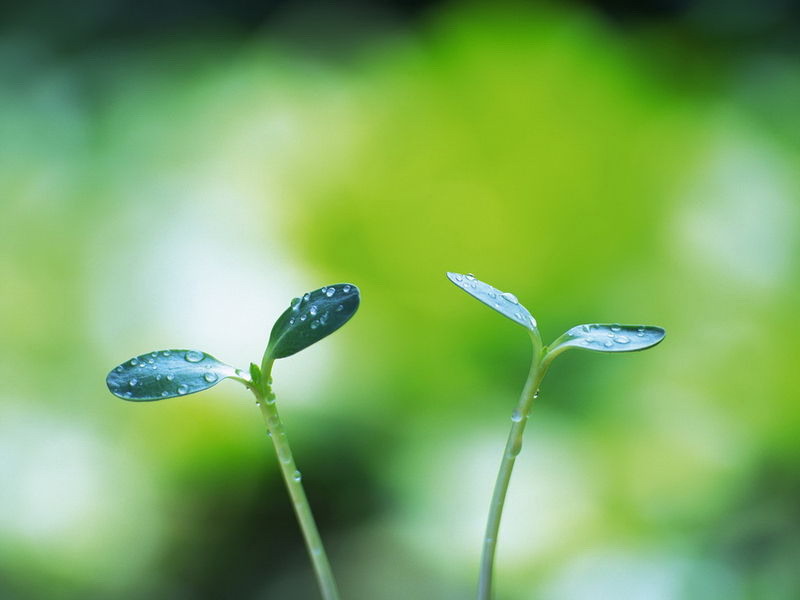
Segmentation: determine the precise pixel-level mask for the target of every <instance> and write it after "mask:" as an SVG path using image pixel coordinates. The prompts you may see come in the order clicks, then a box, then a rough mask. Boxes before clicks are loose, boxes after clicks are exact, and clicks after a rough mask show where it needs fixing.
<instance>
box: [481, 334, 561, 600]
mask: <svg viewBox="0 0 800 600" xmlns="http://www.w3.org/2000/svg"><path fill="white" fill-rule="evenodd" d="M540 344H541V342H540ZM540 344H539V345H537V344H536V340H534V349H533V358H532V359H531V368H530V371H529V372H528V379H527V380H526V381H525V387H524V388H523V390H522V395H521V396H520V399H519V403H518V404H517V408H516V409H515V410H514V413H513V414H512V416H511V431H510V432H509V434H508V441H507V442H506V447H505V450H504V451H503V459H502V460H501V462H500V470H499V471H498V473H497V481H496V482H495V485H494V493H493V494H492V502H491V504H490V506H489V518H488V520H487V522H486V533H485V535H484V538H483V554H482V556H481V570H480V576H479V578H478V600H490V599H491V597H492V569H493V568H494V555H495V551H496V549H497V533H498V531H499V530H500V517H501V516H502V514H503V505H504V504H505V500H506V492H507V491H508V484H509V482H510V481H511V471H512V470H513V469H514V462H515V461H516V459H517V455H518V454H519V452H520V450H521V449H522V434H523V433H524V431H525V425H526V424H527V422H528V416H529V415H530V412H531V408H532V406H533V401H534V400H535V399H536V398H537V397H538V395H539V393H538V391H539V385H540V384H541V382H542V379H543V378H544V375H545V372H546V371H547V367H548V366H549V364H550V361H547V360H540V358H541V352H542V348H541V345H540Z"/></svg>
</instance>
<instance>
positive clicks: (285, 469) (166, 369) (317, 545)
mask: <svg viewBox="0 0 800 600" xmlns="http://www.w3.org/2000/svg"><path fill="white" fill-rule="evenodd" d="M359 302H360V293H359V290H358V288H357V287H356V286H355V285H353V284H351V283H337V284H335V285H329V286H326V287H323V288H320V289H318V290H314V291H313V292H308V293H307V294H305V295H303V297H302V298H295V299H294V300H292V302H291V304H290V306H289V308H287V309H286V310H285V311H284V312H283V314H282V315H281V316H280V317H278V320H277V321H275V324H274V325H273V327H272V332H271V333H270V337H269V343H268V344H267V349H266V350H265V352H264V356H263V358H262V360H261V366H260V367H259V366H258V365H256V364H254V363H251V364H250V368H249V370H247V371H244V370H241V369H236V368H234V367H232V366H230V365H227V364H225V363H223V362H220V361H219V360H217V359H216V358H214V357H213V356H211V355H210V354H207V353H205V352H201V351H199V350H186V349H182V350H176V349H170V350H156V351H153V352H149V353H147V354H141V355H139V356H135V357H134V358H131V359H130V360H127V361H125V362H124V363H122V364H121V365H119V366H118V367H115V368H114V369H112V370H111V372H110V373H109V374H108V377H107V378H106V384H107V385H108V389H109V390H110V391H111V393H112V394H114V395H115V396H118V397H119V398H122V399H123V400H131V401H135V402H150V401H154V400H164V399H166V398H174V397H176V396H185V395H188V394H194V393H196V392H201V391H203V390H207V389H208V388H210V387H213V386H215V385H216V384H217V383H219V382H220V381H222V380H223V379H232V380H234V381H238V382H240V383H242V384H244V385H245V386H246V387H247V388H248V389H250V391H252V392H253V394H254V395H255V397H256V404H257V405H258V407H259V408H260V409H261V414H262V416H263V417H264V421H265V423H266V425H267V429H268V430H269V432H270V437H271V439H272V443H273V445H274V446H275V451H276V453H277V455H278V457H279V458H280V460H279V463H280V466H281V471H282V473H283V478H284V481H285V482H286V487H287V489H288V491H289V495H290V497H291V499H292V504H293V505H294V508H295V512H296V514H297V518H298V521H299V522H300V527H301V529H302V531H303V536H304V537H305V541H306V546H307V547H308V552H309V555H310V557H311V562H312V564H313V566H314V571H315V573H316V576H317V580H318V582H319V585H320V590H321V591H322V596H323V598H325V600H337V599H338V597H339V595H338V592H337V590H336V583H335V581H334V578H333V573H332V572H331V567H330V564H329V562H328V557H327V555H326V554H325V549H324V548H323V546H322V540H321V539H320V536H319V532H318V531H317V526H316V523H315V521H314V517H313V515H312V514H311V508H310V506H309V504H308V500H307V499H306V495H305V491H304V490H303V484H302V483H301V480H302V477H301V475H300V471H298V470H297V467H296V465H295V462H294V457H293V456H292V451H291V448H290V447H289V442H288V439H287V437H286V432H285V430H284V427H283V423H282V422H281V419H280V416H279V415H278V409H277V406H276V402H275V394H274V393H273V392H272V377H271V376H270V375H271V373H272V365H273V363H274V362H275V360H277V359H279V358H286V357H287V356H291V355H293V354H296V353H297V352H300V351H301V350H303V349H304V348H307V347H309V346H311V345H312V344H314V343H316V342H318V341H319V340H321V339H322V338H324V337H326V336H328V335H330V334H331V333H333V332H334V331H336V330H337V329H339V328H340V327H341V326H342V325H344V324H345V323H346V322H347V321H348V320H349V319H350V317H352V316H353V315H354V314H355V312H356V310H357V309H358V305H359Z"/></svg>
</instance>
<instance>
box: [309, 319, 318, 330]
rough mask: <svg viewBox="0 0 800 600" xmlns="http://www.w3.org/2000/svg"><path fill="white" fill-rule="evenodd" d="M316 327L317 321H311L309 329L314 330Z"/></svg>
mask: <svg viewBox="0 0 800 600" xmlns="http://www.w3.org/2000/svg"><path fill="white" fill-rule="evenodd" d="M317 327H319V321H317V320H316V319H314V320H313V321H311V329H316V328H317Z"/></svg>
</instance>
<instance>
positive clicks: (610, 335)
mask: <svg viewBox="0 0 800 600" xmlns="http://www.w3.org/2000/svg"><path fill="white" fill-rule="evenodd" d="M606 335H607V336H608V337H610V338H613V337H614V334H613V333H607V334H606Z"/></svg>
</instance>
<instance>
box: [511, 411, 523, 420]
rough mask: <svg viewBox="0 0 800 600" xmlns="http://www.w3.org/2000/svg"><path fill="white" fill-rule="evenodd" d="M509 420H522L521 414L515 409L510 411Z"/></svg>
mask: <svg viewBox="0 0 800 600" xmlns="http://www.w3.org/2000/svg"><path fill="white" fill-rule="evenodd" d="M511 420H512V421H514V423H519V422H520V421H522V414H521V413H520V412H519V411H518V410H516V409H515V410H514V412H513V413H511Z"/></svg>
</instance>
